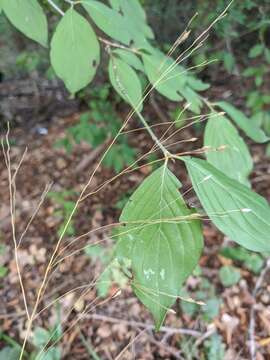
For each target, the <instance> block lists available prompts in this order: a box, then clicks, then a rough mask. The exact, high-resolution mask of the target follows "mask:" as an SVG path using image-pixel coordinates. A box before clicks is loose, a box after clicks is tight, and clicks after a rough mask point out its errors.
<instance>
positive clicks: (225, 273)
mask: <svg viewBox="0 0 270 360" xmlns="http://www.w3.org/2000/svg"><path fill="white" fill-rule="evenodd" d="M219 277H220V281H221V283H222V285H223V286H225V287H230V286H233V285H236V284H237V283H238V281H239V280H240V279H241V273H240V271H239V270H238V269H236V268H235V267H234V266H222V268H221V269H220V270H219Z"/></svg>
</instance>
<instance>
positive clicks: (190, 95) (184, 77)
mask: <svg viewBox="0 0 270 360" xmlns="http://www.w3.org/2000/svg"><path fill="white" fill-rule="evenodd" d="M143 63H144V67H145V72H146V74H147V77H148V79H149V81H150V83H151V84H152V85H153V86H154V87H155V89H156V90H157V91H158V92H159V93H161V94H162V95H163V96H166V97H167V98H168V99H170V100H172V101H180V100H183V97H184V98H185V99H186V101H187V102H188V103H190V104H191V106H190V110H192V111H194V112H195V113H199V112H200V108H201V106H202V102H201V100H200V97H199V96H198V94H197V93H196V92H195V91H194V90H193V89H195V90H196V88H197V89H198V88H200V89H204V90H205V89H206V88H207V87H208V86H207V85H206V84H204V83H203V82H201V81H199V80H196V79H195V78H194V77H192V76H190V75H189V74H188V73H187V71H186V70H185V69H184V68H183V67H182V66H180V65H175V62H174V60H173V59H172V58H170V57H168V56H166V55H164V54H163V53H162V52H160V51H157V50H154V49H152V50H151V53H150V54H145V55H143ZM195 80H196V81H195Z"/></svg>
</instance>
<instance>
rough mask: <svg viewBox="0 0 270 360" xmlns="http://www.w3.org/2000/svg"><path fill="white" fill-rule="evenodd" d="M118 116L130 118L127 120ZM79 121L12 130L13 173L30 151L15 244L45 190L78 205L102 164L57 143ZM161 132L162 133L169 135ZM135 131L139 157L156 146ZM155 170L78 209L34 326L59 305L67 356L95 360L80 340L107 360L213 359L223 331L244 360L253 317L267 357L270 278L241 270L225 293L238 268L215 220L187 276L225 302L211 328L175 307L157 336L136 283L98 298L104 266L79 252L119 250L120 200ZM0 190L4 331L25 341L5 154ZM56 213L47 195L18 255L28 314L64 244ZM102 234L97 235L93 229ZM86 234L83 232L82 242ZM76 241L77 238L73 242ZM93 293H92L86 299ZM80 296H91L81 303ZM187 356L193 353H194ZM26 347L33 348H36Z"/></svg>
mask: <svg viewBox="0 0 270 360" xmlns="http://www.w3.org/2000/svg"><path fill="white" fill-rule="evenodd" d="M151 111H153V110H149V113H150V115H149V117H150V118H151ZM121 116H122V117H123V118H124V115H123V114H121ZM77 121H78V114H75V115H73V116H69V117H67V118H59V119H57V120H54V121H52V122H50V123H46V124H45V125H44V127H45V128H46V129H45V130H46V131H43V132H45V134H41V133H40V132H42V131H40V130H37V128H34V127H33V128H31V129H29V128H27V129H24V128H23V127H20V128H15V129H12V130H11V133H10V142H11V153H10V154H11V155H10V156H11V167H12V170H15V169H16V167H17V166H18V164H19V162H20V159H21V157H22V155H23V153H24V150H25V148H26V147H27V153H26V154H25V157H24V160H23V162H22V165H21V167H20V169H19V171H18V174H17V176H16V216H15V227H16V234H17V239H19V238H20V235H21V234H22V233H23V232H24V230H25V228H26V226H27V223H28V221H29V218H30V217H31V214H32V213H33V211H34V209H36V208H37V206H38V204H39V202H40V199H41V197H42V194H43V192H44V190H45V189H46V187H47V186H48V185H50V191H54V192H57V191H63V190H72V191H74V192H75V193H76V194H74V195H71V198H72V201H75V200H76V197H77V194H79V193H80V191H81V190H82V188H83V186H84V184H85V183H86V182H87V181H88V178H89V176H90V174H91V172H92V171H93V169H94V168H95V167H96V165H97V163H98V160H99V157H100V153H99V152H94V150H91V149H90V148H89V146H88V145H86V144H80V145H76V147H75V149H74V151H73V152H72V153H71V154H67V153H66V152H65V151H64V150H63V149H59V148H56V147H55V146H54V144H55V139H59V138H61V137H63V136H64V131H65V129H66V128H67V126H69V125H71V124H75V123H76V122H77ZM132 127H133V128H134V127H136V122H135V121H132V125H131V128H132ZM158 131H161V133H162V130H158ZM194 131H195V130H194V128H192V127H189V128H187V129H186V130H184V131H182V132H181V133H180V134H179V135H178V140H179V139H185V138H191V137H194V135H197V134H195V133H194ZM134 134H135V135H134ZM134 134H133V135H132V136H130V137H129V138H130V145H131V146H132V145H134V146H136V147H137V146H138V145H139V151H140V154H144V153H145V152H146V151H147V150H149V149H150V148H151V146H152V144H151V140H150V139H149V138H148V136H147V134H145V133H144V132H143V131H139V132H136V133H134ZM199 146H200V144H199V143H198V144H197V143H196V144H195V145H194V144H190V143H182V144H181V143H180V144H179V145H178V147H177V151H180V152H181V151H189V149H192V148H194V147H195V148H197V147H199ZM102 150H103V149H101V151H102ZM251 152H252V155H253V158H254V163H255V166H254V172H253V174H252V177H251V182H252V186H253V188H254V189H255V190H256V191H257V192H259V193H260V194H262V195H263V196H265V197H266V198H267V199H268V200H270V188H269V180H270V167H269V161H268V159H267V158H266V157H265V155H264V146H262V145H260V146H258V145H254V144H251ZM143 164H145V162H144V161H142V162H140V165H143ZM170 166H171V167H172V168H175V173H176V174H177V176H178V177H179V178H180V179H181V182H182V183H183V192H185V190H186V189H189V187H190V183H189V180H188V178H187V176H186V173H185V170H184V168H183V167H182V165H181V164H180V165H179V164H177V168H176V165H175V164H173V163H172V164H170ZM151 171H152V166H151V165H147V164H146V165H145V166H143V167H141V168H139V169H138V170H135V171H132V172H129V173H126V174H124V175H122V176H120V177H118V178H117V179H116V180H115V181H112V182H111V183H109V184H107V185H106V186H105V187H104V188H102V189H101V190H100V191H98V192H96V193H95V194H92V195H91V196H89V197H87V198H86V199H85V200H84V201H83V202H82V203H81V204H80V206H79V209H78V211H77V213H76V214H75V217H74V225H73V226H74V235H70V236H66V237H64V239H63V241H62V243H61V246H60V250H59V252H58V255H59V256H58V257H57V259H58V260H61V261H60V262H58V263H57V264H56V265H57V266H55V267H54V269H53V271H52V272H51V274H50V276H49V283H48V286H47V287H46V291H45V292H44V294H43V296H42V301H41V303H40V306H39V308H38V311H39V313H38V316H37V318H36V319H35V321H34V328H35V326H41V327H44V328H49V327H50V326H53V325H54V324H55V322H56V307H57V306H58V307H59V309H60V310H59V311H60V318H61V321H62V323H63V336H62V338H61V340H60V344H61V349H62V358H63V359H76V360H82V359H89V353H88V352H87V349H86V346H85V344H84V342H83V340H82V334H83V336H84V338H85V339H86V340H87V341H88V344H90V346H91V348H92V349H94V351H95V352H96V354H98V356H99V357H100V359H120V358H122V359H142V360H148V359H149V360H150V359H197V358H198V359H207V358H206V357H205V355H204V343H205V341H207V340H208V339H209V338H210V337H211V334H213V332H214V331H217V332H218V333H219V334H220V335H221V336H222V340H223V342H224V344H225V345H226V351H225V359H227V360H235V359H239V360H241V359H242V360H243V359H250V339H249V330H250V329H251V330H252V326H253V325H252V320H254V321H255V324H254V328H253V330H252V331H253V332H254V336H255V341H256V344H257V346H258V353H257V360H263V359H264V360H267V359H270V355H269V354H270V296H269V293H270V292H269V291H270V280H269V273H267V272H266V274H264V275H265V276H264V277H263V278H262V277H260V276H259V275H257V276H256V275H254V274H253V273H252V272H251V271H249V270H247V269H246V268H244V267H243V266H242V265H241V264H238V268H239V269H240V271H241V280H240V281H239V283H238V284H237V285H234V286H231V287H226V288H225V287H223V286H222V284H221V282H220V278H219V276H218V271H219V268H220V267H221V266H222V265H228V264H229V265H230V264H232V260H230V259H227V258H225V257H222V256H221V255H220V254H219V251H220V248H221V247H222V246H224V244H226V245H228V243H229V244H230V242H229V241H228V239H224V238H223V236H222V235H221V234H220V233H219V232H218V231H217V230H216V229H215V228H214V226H212V225H211V224H210V223H209V222H207V223H205V224H204V239H205V248H204V252H203V255H202V257H201V260H200V265H201V271H202V274H201V275H200V277H196V276H190V277H189V279H188V281H187V283H186V286H185V287H186V289H187V290H189V292H190V294H196V290H197V289H198V288H199V287H200V283H201V281H202V278H204V279H208V280H209V282H210V283H211V284H212V285H214V287H215V291H216V296H217V297H218V298H219V299H221V300H222V305H221V306H220V310H219V311H218V314H217V315H216V316H214V318H213V319H212V320H211V321H205V320H204V319H203V316H202V315H201V313H199V315H198V316H195V317H194V316H192V315H189V314H188V313H186V312H184V311H183V309H182V307H181V306H180V302H179V301H178V302H177V303H176V305H175V306H174V307H173V309H174V311H175V312H174V313H169V314H168V316H167V318H166V321H165V324H164V327H163V328H162V331H161V332H159V333H155V332H154V331H153V321H152V319H151V316H150V315H149V313H148V311H147V310H146V309H145V308H144V307H143V306H142V305H141V304H140V303H139V301H138V300H137V299H136V297H135V296H134V294H133V293H132V290H131V287H130V286H129V284H126V285H125V286H124V287H123V289H122V290H121V291H119V285H118V284H117V283H112V284H111V286H110V289H109V293H108V295H107V296H106V297H104V298H101V297H98V294H97V289H96V287H95V286H93V283H94V281H95V279H96V277H97V276H98V275H100V274H101V272H102V268H103V264H102V262H101V261H100V259H98V258H97V259H95V258H93V257H92V258H91V257H89V256H87V255H86V254H85V252H84V251H83V250H81V249H82V248H83V247H85V246H86V245H87V244H96V243H99V244H102V245H103V246H104V247H105V248H106V249H110V248H112V246H113V243H114V242H113V240H112V237H111V235H112V231H111V227H109V226H107V225H110V224H113V223H115V222H117V221H118V218H119V214H120V210H119V207H118V206H117V202H118V200H119V199H121V197H122V196H123V194H125V193H127V191H129V190H132V189H134V188H135V187H136V186H137V185H138V184H139V183H140V182H141V181H142V180H143V178H145V176H147V175H148V174H149V173H150V172H151ZM114 175H115V174H114V173H113V171H112V170H108V169H106V168H105V167H103V166H101V167H99V169H98V171H97V172H96V174H95V176H94V177H93V179H92V181H91V184H90V186H89V188H88V190H87V192H90V193H91V192H95V190H96V189H98V188H99V187H100V185H102V184H103V183H104V182H105V181H107V180H110V179H112V177H113V176H114ZM0 188H1V195H0V237H1V238H0V239H1V244H5V246H6V250H5V252H4V254H3V255H1V257H0V265H1V266H5V267H7V268H8V272H7V275H6V276H4V277H3V278H0V327H1V331H2V332H4V333H5V334H8V336H10V337H11V338H14V339H16V341H17V342H18V343H20V344H21V343H22V341H23V338H24V335H25V331H26V314H25V311H24V304H23V298H22V295H21V290H20V286H19V279H18V276H17V271H16V263H15V260H14V247H13V240H12V229H11V225H10V223H11V217H10V206H9V190H8V189H9V187H8V171H7V169H6V166H5V162H4V156H3V153H2V154H1V162H0ZM187 201H188V202H189V203H193V202H195V203H196V202H197V200H196V198H195V196H194V194H193V193H192V192H189V193H188V195H187ZM59 209H60V210H61V206H60V205H59V204H57V202H55V201H54V200H53V199H52V198H50V197H46V198H45V200H44V201H43V202H42V204H41V206H40V209H39V211H38V212H37V214H36V216H35V218H34V220H33V222H32V223H31V225H30V226H29V228H28V231H27V232H26V234H25V236H24V238H23V240H22V242H21V246H20V247H19V250H18V257H19V263H20V267H21V271H22V277H23V282H24V285H25V289H26V298H27V301H28V304H29V308H30V309H32V308H33V306H34V301H35V298H36V296H37V289H38V287H39V286H40V284H41V282H42V279H43V276H44V272H45V269H46V266H47V264H48V261H49V259H50V257H51V255H52V252H53V250H54V248H55V245H56V243H57V239H58V235H57V231H58V230H59V226H60V225H61V223H62V221H63V216H62V217H61V216H59V215H58V216H57V212H59ZM98 228H100V230H98V231H93V229H98ZM91 230H92V232H89V231H91ZM87 233H88V234H87ZM83 234H86V235H85V236H82V237H80V238H79V239H78V237H79V236H80V235H83ZM74 238H77V240H76V241H75V242H72V240H73V239H74ZM67 245H68V247H66V246H67ZM264 266H266V264H265V265H264ZM258 279H259V280H258ZM260 281H261V282H260ZM256 284H257V287H256ZM86 286H88V287H86ZM86 289H88V291H87V292H86V293H85V290H86ZM82 294H84V296H82V297H80V295H82ZM195 296H196V295H195ZM57 299H58V301H56V300H57ZM78 299H79V300H78ZM57 304H58V305H57ZM251 312H253V315H252V317H251V316H250V315H251ZM4 345H5V343H4V342H2V343H0V348H1V346H2V347H3V346H4ZM184 347H185V349H184ZM188 349H196V350H194V351H195V352H194V354H193V355H192V352H191V350H188ZM27 350H28V351H31V343H30V342H29V344H28V345H27ZM192 356H193V357H192ZM90 358H91V357H90ZM93 358H95V357H94V356H93ZM210 360H212V359H210ZM213 360H215V359H214V358H213Z"/></svg>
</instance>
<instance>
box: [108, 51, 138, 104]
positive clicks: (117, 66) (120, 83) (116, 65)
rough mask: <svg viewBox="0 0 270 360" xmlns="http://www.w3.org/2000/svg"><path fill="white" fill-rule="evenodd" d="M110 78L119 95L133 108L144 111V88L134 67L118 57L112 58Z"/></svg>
mask: <svg viewBox="0 0 270 360" xmlns="http://www.w3.org/2000/svg"><path fill="white" fill-rule="evenodd" d="M109 77H110V81H111V83H112V86H113V87H114V89H115V90H116V91H117V92H118V94H119V95H120V96H121V97H122V98H123V99H124V100H125V101H126V102H127V103H129V104H130V105H131V106H132V107H133V108H136V109H137V110H138V111H142V108H143V106H142V104H141V101H142V86H141V83H140V80H139V78H138V76H137V74H136V72H135V71H134V70H133V69H132V67H131V66H129V65H128V64H127V63H125V62H124V61H122V60H120V59H118V58H116V57H111V59H110V63H109Z"/></svg>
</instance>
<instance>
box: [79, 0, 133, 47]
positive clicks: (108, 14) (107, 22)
mask: <svg viewBox="0 0 270 360" xmlns="http://www.w3.org/2000/svg"><path fill="white" fill-rule="evenodd" d="M82 4H83V7H84V8H85V10H86V11H87V12H88V14H89V15H90V17H91V18H92V20H93V21H94V23H95V24H96V25H97V26H98V27H99V28H100V29H101V30H102V31H103V32H104V33H105V34H107V35H108V36H110V37H111V38H113V39H115V40H117V41H120V42H122V43H124V44H126V45H129V43H130V41H131V40H132V37H131V35H130V33H129V31H128V29H125V23H124V20H123V17H122V16H121V15H120V14H119V13H118V12H116V11H114V10H113V9H111V8H110V7H108V6H106V5H105V4H103V3H101V2H99V1H95V0H84V1H83V2H82Z"/></svg>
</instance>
